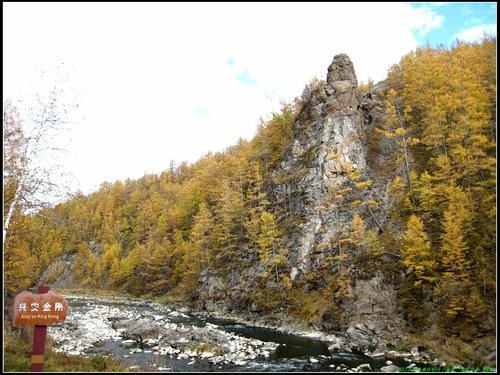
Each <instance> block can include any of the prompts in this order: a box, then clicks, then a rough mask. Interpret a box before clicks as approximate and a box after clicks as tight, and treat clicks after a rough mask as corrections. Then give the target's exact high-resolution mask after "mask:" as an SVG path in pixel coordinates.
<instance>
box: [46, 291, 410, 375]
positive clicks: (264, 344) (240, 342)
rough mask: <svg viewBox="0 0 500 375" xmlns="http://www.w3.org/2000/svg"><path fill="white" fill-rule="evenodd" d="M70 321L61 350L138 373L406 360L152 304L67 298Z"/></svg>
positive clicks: (359, 367)
mask: <svg viewBox="0 0 500 375" xmlns="http://www.w3.org/2000/svg"><path fill="white" fill-rule="evenodd" d="M65 298H66V300H67V301H68V316H67V318H66V321H65V322H64V323H61V324H57V325H52V326H49V330H48V333H49V335H50V336H51V337H52V338H53V339H54V349H55V350H56V351H60V352H66V353H68V354H71V355H81V356H86V357H92V356H96V355H105V356H109V357H112V358H115V359H118V360H120V361H121V362H122V363H124V364H125V365H126V366H128V367H130V368H131V369H136V370H137V371H165V372H226V371H227V372H233V371H238V372H240V371H241V372H261V371H262V372H303V371H314V372H338V371H349V370H351V371H352V370H353V369H354V370H355V371H379V370H380V369H381V368H382V367H384V366H387V365H388V364H391V362H392V363H393V365H394V366H398V367H400V368H401V367H407V366H408V365H409V362H408V361H407V360H404V359H403V358H391V359H390V361H391V362H389V363H387V361H388V360H389V359H388V358H386V357H383V356H380V357H375V358H372V357H368V356H366V355H364V354H362V353H353V352H351V353H348V352H335V351H330V350H329V347H328V345H329V343H328V342H326V341H322V340H318V339H315V338H311V337H307V336H301V335H297V334H290V333H285V332H280V331H279V330H276V329H270V328H264V327H255V326H250V325H247V324H244V323H241V322H237V321H235V320H232V319H226V318H220V317H213V316H210V315H208V314H195V313H190V312H189V311H188V310H186V309H173V308H171V307H169V306H168V305H164V304H160V303H156V302H153V301H150V300H140V299H126V298H116V297H114V298H111V297H102V296H92V297H90V296H76V295H68V296H65Z"/></svg>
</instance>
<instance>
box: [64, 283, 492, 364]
mask: <svg viewBox="0 0 500 375" xmlns="http://www.w3.org/2000/svg"><path fill="white" fill-rule="evenodd" d="M59 293H61V294H63V295H80V296H89V297H95V296H96V295H97V296H102V297H108V298H121V299H124V300H126V301H130V302H132V301H139V302H140V303H143V302H144V301H149V303H155V304H156V303H157V304H160V305H163V306H165V307H169V308H170V309H172V310H173V311H178V312H183V313H189V314H193V315H196V316H199V317H214V318H219V319H229V320H234V321H235V322H239V323H242V324H246V325H249V326H254V327H262V328H268V329H274V330H276V331H277V332H282V333H288V334H293V335H299V336H302V337H307V338H310V339H314V340H320V341H322V342H324V343H325V344H326V345H327V347H328V350H329V352H330V353H331V354H332V355H335V353H355V354H364V355H366V356H367V357H370V358H375V359H377V358H388V359H389V360H393V361H394V362H396V363H398V364H399V365H401V364H402V363H403V365H404V366H403V367H405V368H416V367H419V368H423V366H425V367H426V368H440V369H447V370H450V369H457V370H458V369H466V368H471V367H473V366H474V368H479V367H480V368H494V367H495V366H496V362H495V357H493V356H491V357H492V358H491V361H490V362H489V363H483V364H475V365H474V364H470V363H469V364H467V363H465V362H463V361H461V360H459V359H456V358H454V355H455V354H456V351H455V350H451V349H449V353H446V348H444V349H445V350H444V353H445V354H447V357H446V356H445V357H444V358H443V357H440V356H439V355H438V354H437V353H438V352H439V349H441V347H440V346H439V344H438V343H437V342H429V340H428V339H426V338H417V337H412V336H411V335H408V336H407V337H402V338H401V340H399V341H398V343H397V344H398V345H397V346H392V345H387V346H386V347H385V350H372V351H369V350H365V351H363V350H361V351H360V350H357V345H358V344H359V342H360V341H361V340H377V336H376V332H374V330H372V328H373V327H369V326H366V325H363V324H357V325H355V326H353V327H349V329H348V330H347V331H345V332H331V331H329V332H325V331H322V330H319V329H317V328H315V327H314V326H312V325H309V324H307V323H306V322H304V321H301V320H300V319H297V318H294V317H291V316H288V315H286V314H284V313H274V314H261V313H251V312H241V311H234V310H228V309H227V308H226V307H225V306H223V305H216V304H210V306H209V308H207V307H206V306H205V308H200V307H199V306H197V305H196V304H187V303H185V302H179V301H172V300H171V299H169V298H166V297H162V298H151V299H142V298H136V297H133V296H130V295H119V294H117V293H114V292H109V291H104V292H103V293H101V292H99V291H97V292H96V294H95V295H92V296H90V295H89V293H88V291H86V290H60V291H59ZM379 341H380V344H381V345H379V347H380V348H382V349H384V342H383V340H379ZM436 349H437V350H436ZM464 350H465V349H464ZM494 354H495V353H494ZM401 361H404V362H401ZM400 367H401V366H400ZM393 369H394V368H393Z"/></svg>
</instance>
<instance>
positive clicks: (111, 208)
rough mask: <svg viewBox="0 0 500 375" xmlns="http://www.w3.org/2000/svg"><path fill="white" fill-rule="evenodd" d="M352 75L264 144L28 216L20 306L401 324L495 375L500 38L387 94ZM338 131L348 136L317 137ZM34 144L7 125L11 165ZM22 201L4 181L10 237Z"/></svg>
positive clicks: (16, 287)
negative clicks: (30, 293) (75, 297)
mask: <svg viewBox="0 0 500 375" xmlns="http://www.w3.org/2000/svg"><path fill="white" fill-rule="evenodd" d="M343 64H346V63H344V61H339V62H338V63H337V65H336V66H337V68H338V67H339V66H340V68H338V69H344V68H345V65H343ZM332 65H333V64H332ZM337 68H335V66H334V67H333V68H332V69H333V70H335V69H337ZM333 73H335V72H333ZM347 73H349V74H350V72H347ZM347 73H345V74H347ZM329 74H330V73H329ZM335 74H337V77H336V78H335V79H333V78H332V79H330V76H329V79H328V80H327V82H324V81H321V80H317V79H315V80H312V81H311V82H310V83H309V84H308V85H307V86H306V88H305V89H304V92H303V93H302V94H301V96H300V97H298V98H297V99H296V100H295V101H293V102H291V103H284V104H283V105H282V108H281V111H279V112H277V113H274V114H273V116H272V118H271V119H270V120H269V121H267V122H264V121H262V122H261V123H260V124H258V128H257V132H256V135H255V136H254V138H253V139H252V140H243V139H242V140H240V141H239V142H238V143H237V144H236V145H234V146H232V147H229V148H227V149H226V150H224V151H221V152H217V153H213V154H212V153H210V154H207V155H206V156H205V157H203V158H201V159H200V160H198V161H197V162H196V163H193V164H191V165H188V164H187V163H183V164H180V165H176V164H174V163H171V164H170V166H167V167H166V169H165V171H164V172H163V173H161V174H159V175H145V176H144V177H142V178H140V179H138V180H126V181H116V182H105V183H103V184H102V185H101V187H100V189H99V190H98V191H96V192H95V193H92V194H90V195H82V194H80V195H78V196H76V197H74V198H73V199H71V200H69V201H66V202H64V203H61V204H59V205H57V206H56V207H53V208H51V209H46V210H42V211H40V212H38V213H36V214H26V213H23V212H20V211H15V212H14V214H13V216H12V221H11V223H10V225H9V228H8V232H7V234H6V238H4V240H5V244H4V282H5V288H6V291H7V292H8V293H18V292H20V291H22V290H24V289H25V288H27V287H30V286H34V285H37V283H38V282H43V283H46V284H48V285H56V286H58V287H82V288H83V287H85V288H97V289H110V290H116V291H125V292H128V293H131V294H134V295H137V296H167V297H169V298H171V299H172V300H176V301H186V302H191V303H195V304H197V305H199V306H204V307H210V306H212V305H214V304H220V305H224V306H227V307H228V308H231V309H233V310H241V311H253V312H256V313H274V312H278V311H279V312H281V313H285V314H289V315H292V316H295V317H299V318H301V319H304V320H305V321H308V322H311V323H314V324H316V325H317V326H318V327H320V328H322V329H325V330H329V329H333V330H335V329H343V330H345V329H346V328H347V327H348V326H350V325H352V324H353V322H354V320H353V319H354V318H353V316H356V319H357V320H356V322H358V321H361V322H364V321H365V320H363V319H368V320H369V321H370V322H371V321H376V320H377V319H387V321H388V322H389V321H391V323H390V324H389V323H387V324H388V327H389V326H390V327H392V326H398V327H399V328H400V329H401V332H403V333H404V334H408V335H415V336H416V337H419V336H421V337H425V339H426V340H429V341H435V342H437V343H440V344H443V346H444V345H445V343H446V345H448V346H450V345H451V346H455V347H460V346H461V345H465V343H469V344H470V345H472V346H474V350H473V349H471V351H470V352H467V353H465V352H464V353H461V355H463V356H464V357H465V358H467V360H475V361H479V362H480V361H481V359H478V358H481V356H482V355H483V354H484V353H483V352H481V350H480V349H477V348H476V346H477V345H479V344H484V345H486V344H489V343H491V340H493V342H494V341H495V331H496V325H495V321H496V315H495V309H496V38H492V37H485V38H484V39H483V41H482V42H481V43H475V44H469V43H462V42H457V43H456V44H455V45H454V46H453V47H452V48H451V49H446V48H432V47H422V48H419V49H417V50H416V51H414V52H412V53H409V54H408V55H406V56H404V57H403V58H402V59H401V61H400V62H399V63H397V64H395V65H394V66H393V67H392V68H391V69H390V70H389V72H388V77H387V79H386V80H385V81H383V82H381V83H379V84H377V85H373V84H372V83H370V84H366V85H359V86H358V87H351V86H352V85H354V84H355V83H356V84H357V81H356V80H355V74H354V72H352V76H349V77H348V78H346V77H344V76H343V74H344V71H343V70H341V71H339V72H337V73H335ZM345 82H349V83H345ZM332 98H333V99H332ZM320 110H321V111H322V112H321V114H319V115H317V116H316V115H315V113H319V111H320ZM5 113H7V112H5ZM315 116H316V117H315ZM339 116H343V117H339ZM345 118H349V119H353V120H352V121H353V122H352V124H351V125H352V126H351V125H349V124H350V123H349V124H347V123H346V122H345ZM331 119H333V120H331ZM335 119H340V120H339V121H344V122H339V124H343V125H341V127H340V128H339V129H340V130H338V129H337V128H335V127H333V128H332V129H333V130H331V132H332V133H331V135H329V136H328V137H329V138H328V137H326V136H325V137H323V138H321V137H322V136H321V137H320V136H319V135H317V134H320V133H321V132H323V133H321V134H324V129H325V128H324V126H326V125H325V124H327V123H328V124H329V123H330V122H331V121H335ZM342 119H344V120H342ZM311 124H313V125H314V126H313V125H311ZM348 125H349V126H351V127H349V126H348ZM235 126H237V124H235ZM339 126H340V125H339ZM336 129H337V130H336ZM346 129H347V130H346ZM9 131H10V133H8V134H7V135H9V134H10V135H11V136H10V138H9V137H8V136H7V137H6V132H9ZM19 131H20V130H19V129H18V128H16V122H15V121H13V120H12V119H9V118H8V116H7V117H6V115H5V114H4V151H5V147H6V146H5V145H6V143H5V142H6V140H7V142H9V140H10V142H14V141H15V137H14V136H13V135H12V134H14V135H15V134H16V132H19ZM347 131H349V134H346V132H347ZM340 133H342V134H340ZM329 134H330V133H329ZM339 134H340V135H339ZM307 136H310V138H311V139H312V138H314V142H317V143H314V144H312V143H307V142H312V141H310V140H307ZM340 136H342V138H339V137H340ZM349 137H350V138H349ZM328 142H330V143H328ZM349 142H352V143H349ZM344 144H345V146H344ZM339 145H342V147H341V146H339ZM4 155H5V152H4ZM360 155H362V156H360ZM13 157H15V155H13ZM320 159H321V160H323V162H324V164H321V165H317V163H316V160H320ZM323 162H322V163H323ZM166 164H167V165H168V161H166ZM311 171H319V172H317V173H318V175H315V176H313V175H311V173H313V172H311ZM314 173H316V172H314ZM320 183H321V185H317V186H316V184H320ZM308 186H309V187H311V189H313V188H315V189H316V188H317V189H316V190H311V191H309V190H307V189H309V187H308ZM15 188H16V187H15V184H14V186H13V185H12V184H10V185H6V184H5V181H4V226H5V217H6V213H7V212H8V210H9V207H10V206H9V205H10V204H11V200H10V199H11V197H12V195H13V192H14V191H15ZM311 228H313V229H311ZM311 230H312V231H313V232H314V233H313V235H311V236H309V237H308V234H309V233H311ZM306 245H307V246H306ZM363 283H364V284H363ZM365 286H366V287H368V286H369V287H370V288H372V289H370V291H368V292H362V291H361V289H362V288H365ZM375 291H378V292H377V293H379V294H384V293H386V291H387V293H388V294H384V295H386V297H384V298H387V301H390V303H389V304H390V305H391V306H393V307H394V308H393V309H392V310H391V311H390V312H387V311H381V310H377V309H376V308H375V307H374V306H370V307H369V309H368V310H367V311H366V312H362V311H360V309H364V307H363V306H365V305H366V304H368V305H370V304H373V305H376V303H375V302H373V301H375V299H376V300H377V301H376V302H377V303H379V302H380V303H385V302H384V300H379V299H378V298H382V297H379V296H377V297H375V294H376V293H375ZM363 293H364V294H363ZM361 299H363V301H361ZM361 302H362V303H361ZM363 314H364V315H363ZM384 327H385V326H384ZM389 331H390V330H389ZM388 335H389V334H388ZM394 335H396V334H394ZM389 336H390V335H389ZM392 343H393V341H390V340H389V341H387V345H391V344H392ZM367 345H368V344H367ZM370 345H371V346H373V347H377V345H378V346H380V342H379V343H378V344H377V343H375V344H373V343H372V344H369V346H370Z"/></svg>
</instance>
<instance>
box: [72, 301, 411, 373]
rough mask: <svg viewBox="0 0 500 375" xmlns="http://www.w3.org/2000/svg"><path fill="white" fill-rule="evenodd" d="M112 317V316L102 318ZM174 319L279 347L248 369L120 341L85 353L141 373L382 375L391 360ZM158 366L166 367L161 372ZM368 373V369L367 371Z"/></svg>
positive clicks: (82, 306)
mask: <svg viewBox="0 0 500 375" xmlns="http://www.w3.org/2000/svg"><path fill="white" fill-rule="evenodd" d="M67 299H68V302H69V304H70V306H71V310H73V311H74V312H80V313H85V311H87V310H89V309H90V308H89V302H88V301H89V300H86V301H82V300H73V301H72V300H71V298H67ZM90 301H92V307H93V308H95V306H96V305H98V304H101V305H103V306H105V305H107V306H113V307H117V308H120V309H124V310H125V309H126V310H127V311H133V312H134V313H137V314H140V315H143V316H147V315H161V314H164V311H161V310H160V309H158V307H157V305H154V304H153V305H152V304H148V303H137V304H135V305H134V304H133V303H131V302H128V301H122V302H116V301H103V300H90ZM103 319H107V317H103ZM169 321H171V322H174V323H182V324H184V325H193V326H197V327H202V326H204V325H205V324H206V323H212V324H216V325H217V326H219V328H220V329H222V330H225V331H227V332H232V333H234V334H236V335H238V336H242V337H246V338H251V339H258V340H261V341H266V342H274V343H277V344H279V345H278V346H277V348H276V350H275V351H274V352H272V354H271V355H270V356H269V357H257V358H255V359H253V360H250V361H248V362H247V363H246V364H245V365H243V366H236V365H234V364H211V363H210V362H209V361H208V359H202V358H187V359H178V358H176V357H170V356H168V355H159V354H158V353H154V351H153V350H151V349H148V348H143V351H142V352H139V353H134V354H130V348H125V347H123V346H121V345H120V342H119V341H115V340H112V339H109V340H103V341H102V342H101V343H99V345H98V346H94V347H92V348H90V349H87V350H86V352H85V353H86V354H87V355H88V356H95V355H107V356H110V357H113V358H116V359H119V360H120V361H122V362H123V363H124V364H126V365H127V366H138V370H141V371H166V372H305V371H312V372H337V371H339V370H338V367H337V366H343V369H345V370H346V369H351V368H355V367H357V366H359V365H361V364H369V365H370V368H371V371H378V370H379V369H380V368H381V367H383V366H386V361H387V360H388V358H385V357H377V358H371V357H368V356H365V355H364V354H362V353H340V352H339V353H330V352H329V350H328V344H327V343H325V342H322V341H319V340H315V339H312V338H308V337H303V336H299V335H293V334H287V333H283V332H279V331H276V330H274V329H269V328H262V327H254V326H249V325H246V324H242V323H239V322H236V321H234V320H230V319H220V318H212V317H202V316H196V315H192V314H183V315H181V316H169ZM391 361H392V362H393V363H394V365H396V366H399V367H402V368H404V367H406V366H408V364H409V362H406V361H404V360H402V359H391ZM159 368H162V369H160V370H159ZM363 371H369V370H367V369H364V370H363Z"/></svg>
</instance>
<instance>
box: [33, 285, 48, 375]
mask: <svg viewBox="0 0 500 375" xmlns="http://www.w3.org/2000/svg"><path fill="white" fill-rule="evenodd" d="M49 289H50V288H49V287H48V286H43V285H40V286H38V290H37V292H38V294H44V293H47V292H48V291H49ZM46 342H47V326H46V325H38V324H36V325H35V331H34V334H33V352H32V355H31V372H43V365H44V361H45V358H44V355H45V344H46Z"/></svg>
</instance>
